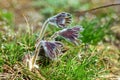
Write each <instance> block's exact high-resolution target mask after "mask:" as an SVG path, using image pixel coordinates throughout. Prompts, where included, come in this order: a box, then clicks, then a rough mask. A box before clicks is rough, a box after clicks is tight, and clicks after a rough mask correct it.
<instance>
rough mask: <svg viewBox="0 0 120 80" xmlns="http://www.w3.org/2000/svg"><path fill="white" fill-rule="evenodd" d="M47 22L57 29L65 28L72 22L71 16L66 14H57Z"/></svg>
mask: <svg viewBox="0 0 120 80" xmlns="http://www.w3.org/2000/svg"><path fill="white" fill-rule="evenodd" d="M49 22H50V23H51V24H53V25H56V26H58V27H59V28H65V27H66V26H67V25H68V24H70V23H71V22H72V18H71V14H69V13H66V12H62V13H59V14H57V15H55V16H53V17H51V18H49Z"/></svg>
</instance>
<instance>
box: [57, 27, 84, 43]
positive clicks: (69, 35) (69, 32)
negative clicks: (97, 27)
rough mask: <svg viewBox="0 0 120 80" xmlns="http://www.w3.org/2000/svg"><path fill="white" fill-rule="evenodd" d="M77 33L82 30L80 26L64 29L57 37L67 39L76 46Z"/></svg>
mask: <svg viewBox="0 0 120 80" xmlns="http://www.w3.org/2000/svg"><path fill="white" fill-rule="evenodd" d="M79 31H83V28H82V27H81V26H75V27H73V28H66V29H63V30H61V31H60V32H59V35H60V36H62V37H64V38H66V39H68V40H69V41H71V42H73V43H74V44H77V42H78V37H79Z"/></svg>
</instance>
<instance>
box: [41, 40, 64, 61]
mask: <svg viewBox="0 0 120 80" xmlns="http://www.w3.org/2000/svg"><path fill="white" fill-rule="evenodd" d="M41 44H42V46H43V48H44V50H45V52H46V56H47V57H49V58H50V59H55V58H56V57H57V56H58V55H60V54H61V50H60V47H62V46H63V45H62V43H60V42H57V41H42V42H41Z"/></svg>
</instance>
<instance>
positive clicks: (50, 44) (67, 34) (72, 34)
mask: <svg viewBox="0 0 120 80" xmlns="http://www.w3.org/2000/svg"><path fill="white" fill-rule="evenodd" d="M71 23H72V16H71V14H69V13H66V12H62V13H59V14H57V15H55V16H53V17H51V18H48V19H47V20H46V21H45V23H44V24H43V26H42V29H41V32H40V36H39V38H38V42H37V43H36V45H37V46H36V49H35V52H34V55H33V57H32V59H30V55H27V56H25V57H26V58H27V60H26V62H29V61H31V60H32V63H31V64H32V68H33V67H34V65H36V64H35V63H36V60H37V59H36V58H37V57H38V54H39V52H40V51H39V50H40V48H41V46H42V47H43V49H44V51H45V56H46V57H48V58H50V59H52V60H55V59H56V58H57V57H58V56H60V55H61V54H62V48H63V44H62V43H61V42H59V41H55V40H53V39H52V38H51V40H48V41H47V40H43V36H44V33H45V31H46V29H47V26H48V24H52V25H55V26H56V27H57V28H61V29H62V30H60V31H58V32H55V34H53V36H52V37H53V38H56V37H57V36H62V37H63V38H65V39H66V40H69V41H70V42H72V43H74V44H75V45H78V44H79V40H78V38H79V32H81V31H83V30H84V29H83V28H82V26H74V27H72V28H69V27H68V26H69V24H71ZM31 64H30V65H31ZM30 65H29V66H30Z"/></svg>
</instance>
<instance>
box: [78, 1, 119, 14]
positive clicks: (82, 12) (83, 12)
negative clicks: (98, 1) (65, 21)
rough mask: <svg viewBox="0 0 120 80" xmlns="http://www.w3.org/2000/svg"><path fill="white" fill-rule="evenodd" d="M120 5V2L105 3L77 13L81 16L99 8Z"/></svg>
mask: <svg viewBox="0 0 120 80" xmlns="http://www.w3.org/2000/svg"><path fill="white" fill-rule="evenodd" d="M118 5H120V3H114V4H108V5H103V6H100V7H96V8H93V9H89V10H85V11H76V14H77V15H78V16H80V15H81V14H85V13H87V12H92V11H95V10H98V9H103V8H108V7H113V6H118Z"/></svg>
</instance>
